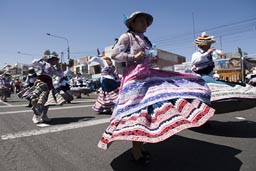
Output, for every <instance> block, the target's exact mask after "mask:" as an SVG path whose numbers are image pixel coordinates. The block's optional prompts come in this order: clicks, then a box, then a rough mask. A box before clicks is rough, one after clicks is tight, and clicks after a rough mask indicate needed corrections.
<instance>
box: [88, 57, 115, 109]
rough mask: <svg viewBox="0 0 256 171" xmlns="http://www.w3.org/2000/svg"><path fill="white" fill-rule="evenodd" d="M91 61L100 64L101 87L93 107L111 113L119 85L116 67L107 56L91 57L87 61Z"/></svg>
mask: <svg viewBox="0 0 256 171" xmlns="http://www.w3.org/2000/svg"><path fill="white" fill-rule="evenodd" d="M92 62H97V63H99V64H100V65H101V78H100V82H101V88H100V89H99V95H98V98H97V100H96V102H95V104H94V106H93V109H94V110H95V111H97V112H100V113H112V110H113V108H114V106H115V101H116V99H117V96H118V88H119V86H120V82H119V78H118V74H117V73H116V68H115V66H114V65H113V63H112V60H111V59H110V58H109V57H107V56H104V57H98V56H96V57H93V58H91V59H90V60H89V61H88V64H90V63H92Z"/></svg>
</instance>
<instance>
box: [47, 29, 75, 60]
mask: <svg viewBox="0 0 256 171" xmlns="http://www.w3.org/2000/svg"><path fill="white" fill-rule="evenodd" d="M46 35H47V36H52V37H56V38H59V39H64V40H66V41H67V45H68V50H67V51H68V60H69V59H70V51H69V42H68V39H67V38H66V37H61V36H56V35H53V34H50V33H46Z"/></svg>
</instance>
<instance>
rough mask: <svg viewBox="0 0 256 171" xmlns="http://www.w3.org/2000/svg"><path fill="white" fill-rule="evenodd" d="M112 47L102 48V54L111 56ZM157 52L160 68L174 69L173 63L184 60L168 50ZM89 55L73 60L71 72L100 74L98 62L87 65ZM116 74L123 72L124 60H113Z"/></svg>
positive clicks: (91, 75) (158, 66) (91, 74)
mask: <svg viewBox="0 0 256 171" xmlns="http://www.w3.org/2000/svg"><path fill="white" fill-rule="evenodd" d="M112 47H113V46H108V47H105V48H104V55H105V56H111V53H112ZM157 54H158V57H159V60H158V63H157V65H156V68H158V69H160V70H171V71H174V65H175V64H181V63H183V62H185V61H186V58H185V57H184V56H181V55H178V54H174V53H171V52H168V51H164V50H161V49H157ZM90 58H91V57H90V56H86V57H82V58H79V59H77V60H74V66H73V67H72V68H71V71H72V72H73V73H78V72H81V73H82V74H83V75H85V76H87V77H88V78H93V79H94V78H99V77H100V75H101V67H100V64H99V63H97V62H92V63H91V64H90V65H87V62H88V60H89V59H90ZM113 63H114V65H115V67H116V69H117V71H118V74H119V75H120V76H121V75H122V73H123V69H124V67H125V66H126V63H125V62H122V63H120V62H115V61H113Z"/></svg>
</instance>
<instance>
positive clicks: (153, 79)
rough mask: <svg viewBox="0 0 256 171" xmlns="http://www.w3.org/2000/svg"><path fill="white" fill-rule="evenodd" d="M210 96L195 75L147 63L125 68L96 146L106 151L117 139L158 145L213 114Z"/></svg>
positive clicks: (200, 123)
mask: <svg viewBox="0 0 256 171" xmlns="http://www.w3.org/2000/svg"><path fill="white" fill-rule="evenodd" d="M210 97H211V91H210V89H209V88H208V86H207V84H206V83H205V81H204V80H203V79H202V78H201V77H200V76H198V75H195V74H182V73H177V72H171V71H161V70H156V69H151V68H150V67H149V65H148V64H147V63H142V64H138V65H134V66H130V67H127V68H126V70H125V71H124V74H123V77H122V80H121V85H120V89H119V95H118V98H117V101H116V104H115V107H114V110H113V113H112V116H111V118H110V124H109V126H108V127H107V129H106V130H105V132H104V133H103V135H102V137H101V139H100V141H99V143H98V147H99V148H102V149H107V148H108V147H109V145H110V144H111V142H113V141H116V140H128V141H138V142H145V143H157V142H160V141H163V140H165V139H167V138H169V137H170V136H172V135H174V134H176V133H178V132H180V131H182V130H184V129H187V128H191V127H198V126H201V125H203V124H204V123H205V122H206V121H207V120H209V119H210V118H211V117H212V116H213V115H214V112H215V110H214V109H213V108H211V107H210V106H209V104H210Z"/></svg>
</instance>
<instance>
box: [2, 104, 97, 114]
mask: <svg viewBox="0 0 256 171" xmlns="http://www.w3.org/2000/svg"><path fill="white" fill-rule="evenodd" d="M92 106H93V105H81V106H63V107H55V108H52V107H50V108H49V110H50V111H51V110H64V109H74V108H83V107H92ZM28 112H32V110H31V109H30V110H19V111H8V112H0V115H6V114H15V113H28Z"/></svg>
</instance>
